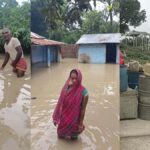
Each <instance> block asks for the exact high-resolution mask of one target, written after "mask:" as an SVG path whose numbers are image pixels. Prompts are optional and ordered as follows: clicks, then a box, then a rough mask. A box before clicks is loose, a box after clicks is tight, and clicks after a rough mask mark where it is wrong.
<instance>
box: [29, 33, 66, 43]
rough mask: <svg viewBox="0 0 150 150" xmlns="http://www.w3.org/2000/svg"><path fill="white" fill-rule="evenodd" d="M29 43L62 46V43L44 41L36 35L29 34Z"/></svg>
mask: <svg viewBox="0 0 150 150" xmlns="http://www.w3.org/2000/svg"><path fill="white" fill-rule="evenodd" d="M31 43H32V44H36V45H48V46H50V45H63V44H64V43H63V42H58V41H54V40H49V39H46V38H45V37H43V36H40V35H38V34H36V33H33V32H31Z"/></svg>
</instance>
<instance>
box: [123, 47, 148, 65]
mask: <svg viewBox="0 0 150 150" xmlns="http://www.w3.org/2000/svg"><path fill="white" fill-rule="evenodd" d="M121 49H122V51H123V52H125V53H126V57H124V59H125V63H128V62H129V61H131V60H136V61H138V62H139V63H140V64H145V63H147V62H150V50H149V51H148V50H143V51H142V49H141V48H140V47H137V48H136V47H130V46H122V48H121Z"/></svg>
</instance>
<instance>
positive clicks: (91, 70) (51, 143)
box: [31, 59, 120, 150]
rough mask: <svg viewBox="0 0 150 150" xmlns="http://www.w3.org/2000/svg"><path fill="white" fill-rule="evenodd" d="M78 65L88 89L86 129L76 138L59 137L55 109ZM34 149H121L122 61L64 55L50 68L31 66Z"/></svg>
mask: <svg viewBox="0 0 150 150" xmlns="http://www.w3.org/2000/svg"><path fill="white" fill-rule="evenodd" d="M73 68H79V69H80V70H81V72H82V75H83V85H84V86H85V87H86V88H87V89H88V91H89V102H88V105H87V109H86V115H85V120H84V124H85V126H86V129H85V131H84V132H83V133H82V134H81V135H80V136H79V139H78V140H77V141H66V140H60V139H58V138H57V133H56V127H55V126H54V125H53V123H52V118H51V116H52V113H53V111H54V108H55V105H56V103H57V100H58V97H59V94H60V91H61V88H62V86H63V85H64V83H65V81H66V79H67V77H68V75H69V72H70V70H71V69H73ZM31 86H32V90H31V91H32V97H33V99H32V100H31V149H32V150H70V149H71V150H119V149H120V148H119V65H114V64H102V65H101V64H78V63H77V60H76V59H64V60H62V62H61V63H58V64H53V65H51V67H50V68H44V67H42V66H40V65H37V66H35V67H34V68H33V69H32V84H31Z"/></svg>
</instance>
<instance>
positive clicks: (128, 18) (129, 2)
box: [120, 0, 146, 33]
mask: <svg viewBox="0 0 150 150" xmlns="http://www.w3.org/2000/svg"><path fill="white" fill-rule="evenodd" d="M140 9H141V5H140V2H139V1H138V0H121V2H120V32H121V33H125V32H126V31H129V26H134V27H137V26H139V25H141V24H142V23H143V22H145V21H146V12H145V10H140Z"/></svg>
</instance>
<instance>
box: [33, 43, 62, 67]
mask: <svg viewBox="0 0 150 150" xmlns="http://www.w3.org/2000/svg"><path fill="white" fill-rule="evenodd" d="M31 57H32V59H31V61H32V64H35V63H47V65H48V66H50V64H51V63H54V62H59V61H60V58H61V56H60V53H59V48H58V47H57V46H49V47H48V46H39V45H38V46H36V45H32V46H31Z"/></svg>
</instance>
